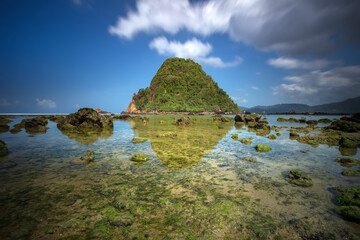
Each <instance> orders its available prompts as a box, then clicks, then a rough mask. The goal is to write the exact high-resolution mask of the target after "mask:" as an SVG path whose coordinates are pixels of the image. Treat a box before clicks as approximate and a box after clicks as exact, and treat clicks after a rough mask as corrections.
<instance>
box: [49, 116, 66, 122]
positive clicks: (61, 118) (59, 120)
mask: <svg viewBox="0 0 360 240" xmlns="http://www.w3.org/2000/svg"><path fill="white" fill-rule="evenodd" d="M48 119H49V120H50V121H53V122H56V123H59V122H61V121H62V120H64V117H62V116H49V117H48Z"/></svg>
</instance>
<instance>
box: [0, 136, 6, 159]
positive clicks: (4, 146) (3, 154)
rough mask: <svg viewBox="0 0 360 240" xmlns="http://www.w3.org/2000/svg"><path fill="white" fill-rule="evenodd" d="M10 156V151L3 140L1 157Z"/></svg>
mask: <svg viewBox="0 0 360 240" xmlns="http://www.w3.org/2000/svg"><path fill="white" fill-rule="evenodd" d="M7 154H8V149H7V147H6V144H5V142H4V141H3V140H0V157H2V156H6V155H7Z"/></svg>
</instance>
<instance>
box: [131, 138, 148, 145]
mask: <svg viewBox="0 0 360 240" xmlns="http://www.w3.org/2000/svg"><path fill="white" fill-rule="evenodd" d="M147 140H148V139H147V138H144V137H134V138H133V139H132V140H131V142H132V143H133V144H138V143H143V142H146V141H147Z"/></svg>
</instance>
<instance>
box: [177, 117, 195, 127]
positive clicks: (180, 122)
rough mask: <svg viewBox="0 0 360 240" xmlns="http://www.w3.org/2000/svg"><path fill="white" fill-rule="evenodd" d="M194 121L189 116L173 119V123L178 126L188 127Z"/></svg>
mask: <svg viewBox="0 0 360 240" xmlns="http://www.w3.org/2000/svg"><path fill="white" fill-rule="evenodd" d="M193 124H194V123H193V121H192V120H191V119H190V118H189V117H181V118H177V119H175V122H174V125H176V126H179V127H189V126H192V125H193Z"/></svg>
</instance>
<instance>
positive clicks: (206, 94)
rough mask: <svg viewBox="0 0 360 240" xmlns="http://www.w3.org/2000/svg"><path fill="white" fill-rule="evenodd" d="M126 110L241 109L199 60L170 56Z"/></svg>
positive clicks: (225, 110)
mask: <svg viewBox="0 0 360 240" xmlns="http://www.w3.org/2000/svg"><path fill="white" fill-rule="evenodd" d="M126 111H127V112H128V113H139V112H141V113H144V112H151V111H158V112H189V111H202V112H205V111H208V112H239V111H240V109H239V108H238V106H237V105H236V104H235V103H234V102H233V101H232V100H231V98H230V97H229V96H228V95H227V93H226V92H225V91H224V90H222V89H221V88H219V87H218V85H217V83H216V82H215V81H214V80H213V79H212V78H211V76H208V75H206V73H205V72H204V71H203V69H202V67H201V66H200V65H199V64H198V63H195V62H194V61H192V60H190V59H187V60H185V59H183V58H169V59H167V60H166V61H164V63H163V64H162V65H161V67H160V68H159V70H158V71H157V73H156V74H155V76H154V77H153V79H152V81H151V84H150V87H147V88H145V89H140V90H139V91H138V93H137V94H134V96H133V98H132V101H131V103H130V104H129V107H128V108H127V110H126Z"/></svg>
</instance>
